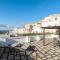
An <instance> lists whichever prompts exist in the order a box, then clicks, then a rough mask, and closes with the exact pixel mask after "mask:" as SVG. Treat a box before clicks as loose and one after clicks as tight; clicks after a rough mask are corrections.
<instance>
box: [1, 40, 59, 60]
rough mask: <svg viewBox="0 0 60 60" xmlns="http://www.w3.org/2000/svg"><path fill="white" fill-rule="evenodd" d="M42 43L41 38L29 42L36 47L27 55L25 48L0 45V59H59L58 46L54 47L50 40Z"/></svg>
mask: <svg viewBox="0 0 60 60" xmlns="http://www.w3.org/2000/svg"><path fill="white" fill-rule="evenodd" d="M42 43H43V42H42V40H41V41H38V42H37V41H35V42H32V43H30V44H31V45H34V46H35V47H36V51H35V52H34V53H33V54H31V55H27V53H26V51H25V50H18V49H16V48H8V47H5V48H2V47H0V60H60V47H59V46H56V47H54V44H53V42H50V43H49V44H47V45H46V46H43V44H42ZM46 43H48V41H46ZM18 48H19V47H18ZM32 55H33V57H32Z"/></svg>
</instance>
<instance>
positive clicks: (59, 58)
mask: <svg viewBox="0 0 60 60" xmlns="http://www.w3.org/2000/svg"><path fill="white" fill-rule="evenodd" d="M32 44H33V45H35V46H36V48H37V52H36V53H37V59H36V60H60V46H56V47H54V44H53V42H50V43H49V42H47V41H46V46H43V44H42V41H38V42H33V43H32Z"/></svg>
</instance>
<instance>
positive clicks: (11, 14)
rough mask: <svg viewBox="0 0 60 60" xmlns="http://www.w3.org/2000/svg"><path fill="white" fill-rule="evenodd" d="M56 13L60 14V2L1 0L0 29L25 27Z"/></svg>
mask: <svg viewBox="0 0 60 60" xmlns="http://www.w3.org/2000/svg"><path fill="white" fill-rule="evenodd" d="M56 13H60V0H0V25H1V26H0V28H1V29H3V28H2V27H4V25H6V26H10V27H11V26H13V27H24V25H25V24H30V23H34V22H38V21H40V20H41V19H43V18H44V17H46V16H48V15H51V14H56ZM6 26H5V28H6Z"/></svg>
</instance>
